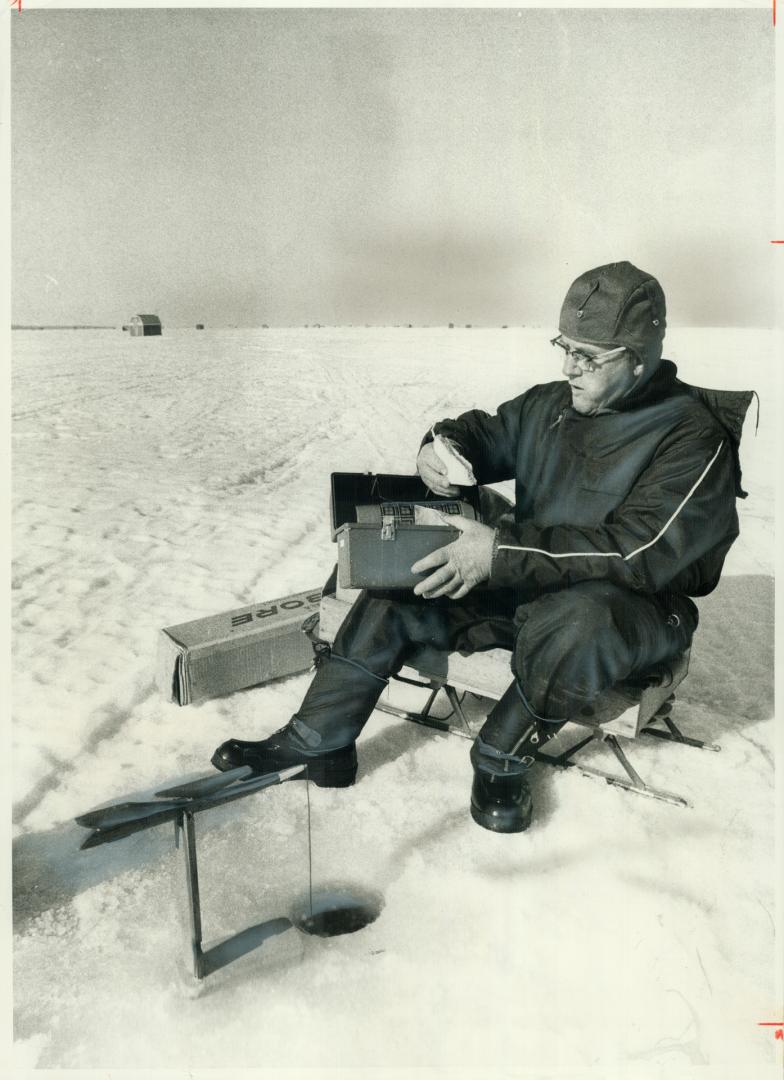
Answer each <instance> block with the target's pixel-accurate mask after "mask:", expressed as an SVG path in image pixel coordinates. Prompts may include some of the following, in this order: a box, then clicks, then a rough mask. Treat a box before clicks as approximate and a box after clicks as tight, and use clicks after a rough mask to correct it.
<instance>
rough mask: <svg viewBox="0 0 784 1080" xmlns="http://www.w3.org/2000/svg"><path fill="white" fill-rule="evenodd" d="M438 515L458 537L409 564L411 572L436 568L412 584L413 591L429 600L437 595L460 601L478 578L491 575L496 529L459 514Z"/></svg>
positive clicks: (485, 577)
mask: <svg viewBox="0 0 784 1080" xmlns="http://www.w3.org/2000/svg"><path fill="white" fill-rule="evenodd" d="M441 517H442V518H443V520H444V524H445V525H454V526H455V527H456V528H458V529H459V530H460V536H459V537H458V538H457V540H455V541H453V542H452V543H451V544H447V545H446V547H442V548H439V549H438V550H437V551H432V552H431V553H430V554H429V555H425V557H424V559H420V560H419V561H418V562H415V563H414V565H413V566H412V567H411V572H412V573H413V574H421V573H424V572H425V571H426V570H435V573H433V574H431V575H430V576H429V577H426V578H425V580H424V581H420V582H418V584H417V585H415V586H414V592H415V593H416V595H417V596H424V597H426V598H427V599H428V600H432V599H433V598H434V597H436V596H449V597H451V598H452V599H453V600H460V599H461V597H463V596H465V595H466V594H467V593H469V592H470V591H471V589H473V588H474V586H475V585H478V584H479V583H480V581H486V580H487V579H488V578H489V577H490V564H491V562H492V560H493V542H494V540H495V529H491V528H490V526H489V525H482V524H480V523H479V522H478V521H472V520H471V518H467V517H463V516H462V515H460V514H442V515H441Z"/></svg>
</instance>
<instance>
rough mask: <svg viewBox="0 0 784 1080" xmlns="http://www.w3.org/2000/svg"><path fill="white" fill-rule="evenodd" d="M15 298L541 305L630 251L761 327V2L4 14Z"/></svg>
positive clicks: (767, 106) (59, 319)
mask: <svg viewBox="0 0 784 1080" xmlns="http://www.w3.org/2000/svg"><path fill="white" fill-rule="evenodd" d="M12 59H13V68H12V140H13V142H12V145H13V157H12V163H13V188H14V203H13V215H14V217H13V223H14V229H13V264H12V283H13V293H14V306H13V319H14V321H15V322H17V323H83V322H92V323H108V324H119V323H122V322H124V321H127V319H128V318H129V317H130V316H131V315H132V314H133V313H134V312H140V311H142V312H144V311H151V312H156V313H158V314H160V315H161V317H162V319H163V321H164V323H166V324H169V325H192V324H193V323H195V322H197V321H204V322H205V323H208V324H211V325H232V324H239V325H258V324H260V323H265V322H266V323H269V324H270V325H280V324H294V325H301V324H303V323H312V322H317V321H318V322H321V323H360V324H362V323H374V324H383V323H400V322H413V323H415V324H422V323H425V324H433V323H446V322H449V321H450V320H452V321H455V322H461V323H462V322H472V323H474V324H490V325H493V324H501V323H515V324H519V323H528V324H537V325H544V326H548V327H549V326H552V325H554V324H555V323H556V321H557V315H558V307H559V305H560V300H561V297H562V294H563V292H564V290H565V289H566V287H567V285H568V284H569V282H570V280H571V279H572V278H573V277H574V276H576V275H577V274H578V273H580V272H581V271H582V270H584V269H587V268H588V267H590V266H593V265H597V264H599V263H603V262H607V261H612V260H615V259H624V258H628V259H631V260H632V261H633V262H636V263H637V264H638V265H640V266H642V267H643V268H645V269H646V270H649V271H651V272H652V273H654V274H656V275H657V276H659V277H660V279H661V281H662V284H663V285H664V288H665V290H666V292H667V294H668V300H669V306H670V315H671V321H672V322H674V323H677V324H704V325H758V326H767V325H771V324H772V322H773V319H774V311H773V264H772V260H773V259H774V258H775V256H776V255H777V254H779V255H780V252H778V251H777V250H776V249H775V248H773V247H772V245H771V244H770V240H771V239H772V238H774V236H775V224H774V220H775V219H774V190H773V189H774V177H773V169H774V157H773V155H774V115H773V109H774V92H773V86H774V80H773V63H774V59H773V34H772V33H771V26H770V13H769V12H768V11H767V10H750V11H733V10H729V11H721V10H715V9H714V10H677V9H672V10H668V9H664V10H605V11H601V10H593V11H591V10H584V11H581V10H560V11H559V10H553V9H549V10H535V9H534V10H523V11H521V12H518V11H516V10H507V9H497V10H490V9H485V10H482V9H478V10H476V9H475V10H470V9H469V10H466V9H462V10H461V9H455V8H452V9H397V10H376V9H364V10H363V9H333V10H325V9H321V10H319V9H310V10H307V9H306V10H293V9H292V10H286V9H280V10H270V9H266V10H265V9H257V10H253V9H251V10H248V9H215V10H209V9H205V10H200V9H179V10H177V9H172V10H155V9H136V10H116V9H105V10H91V11H89V10H82V11H53V10H49V11H41V10H38V11H37V10H31V9H27V10H26V11H25V13H24V16H23V17H21V18H14V19H13V20H12Z"/></svg>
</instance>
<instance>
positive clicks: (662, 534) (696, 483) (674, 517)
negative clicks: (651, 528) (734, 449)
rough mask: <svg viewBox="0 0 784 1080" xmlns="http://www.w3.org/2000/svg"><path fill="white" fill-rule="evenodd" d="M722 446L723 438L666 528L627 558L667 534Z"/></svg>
mask: <svg viewBox="0 0 784 1080" xmlns="http://www.w3.org/2000/svg"><path fill="white" fill-rule="evenodd" d="M722 446H724V440H723V439H722V440H721V442H720V443H719V448H718V450H717V451H716V453H715V454H714V455H713V457H712V458H711V459H710V461H709V462H708V464H707V465H706V466H705V468H704V469H703V470H702V473H701V475H700V476H699V478H698V479H697V480H695V482H694V484H693V485H692V488H691V491H690V492H689V493H688V495H687V496H686V497H685V498H684V499H683V501H682V502H681V504H680V506H679V507H678V508H677V510H675V511H674V513H673V514H672V516H671V517H670V520H669V521H668V522H667V523H666V525H665V526H664V528H662V529H661V530H660V531H659V532H658V533H657V535H656V536H654V538H653V540H649V541H648V543H647V544H643V545H642V546H641V547H638V548H636V549H635V550H634V551H630V552H629V554H628V555H627V556H626V558H627V560H628V559H633V558H634V556H635V555H639V554H640V552H641V551H645V549H646V548H649V547H651V546H652V545H653V544H655V543H656V542H657V540H661V538H662V537H663V536H664V534H665V533H666V532H667V530H668V529H669V527H670V525H672V523H673V521H675V519H676V517H677V516H678V514H680V512H681V510H682V509H683V508H684V506H685V505H686V503H687V502H688V501H689V499H690V498H691V497H692V495H693V494H694V492H695V491H696V490H697V488H698V487H699V486H700V484H701V483H702V481H703V480H704V479H705V477H706V476H707V475H708V473H709V472H710V468H711V465H712V464H713V462H714V461H715V460H716V458H717V457H718V456H719V454H720V453H721V448H722Z"/></svg>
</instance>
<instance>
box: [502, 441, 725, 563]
mask: <svg viewBox="0 0 784 1080" xmlns="http://www.w3.org/2000/svg"><path fill="white" fill-rule="evenodd" d="M723 446H724V440H723V439H722V441H721V442H720V443H719V448H718V450H717V451H716V453H715V454H714V455H713V457H712V458H711V459H710V461H709V462H708V464H707V465H706V466H705V468H704V469H703V470H702V473H701V474H700V476H699V477H698V479H697V480H695V482H694V484H693V485H692V487H691V490H690V491H689V492H688V494H687V495H686V496H685V497H684V498H683V500H682V501H681V503H680V505H679V506H678V507H677V509H676V510H675V511H674V512H673V513H672V515H671V516H670V518H669V520H668V521H667V522H666V524H665V525H664V526H663V527H662V528H661V529H660V530H659V532H658V533H657V534H656V536H654V538H653V540H649V541H648V543H647V544H643V545H642V546H641V547H638V548H635V550H634V551H630V552H629V554H628V555H622V554H621V552H620V551H562V552H560V553H556V552H553V551H544V550H543V549H542V548H532V547H522V546H520V545H518V544H499V545H498V551H502V550H503V551H531V552H533V553H534V554H536V555H547V556H548V557H549V558H551V559H575V558H583V557H590V558H595V559H623V560H624V562H627V561H628V560H629V559H632V558H634V556H635V555H639V554H640V552H641V551H645V550H646V549H647V548H649V547H652V546H653V545H654V544H655V543H657V541H659V540H661V538H662V537H663V536H664V534H665V533H666V532H667V530H668V529H669V527H670V525H672V523H673V521H675V519H676V517H677V516H678V514H680V512H681V510H682V509H683V508H684V506H685V505H686V503H687V502H688V501H689V499H690V498H691V497H692V495H693V494H694V492H695V491H696V490H697V488H698V487H699V486H700V484H701V483H702V481H703V480H704V479H705V477H706V476H707V475H708V473H709V472H710V468H711V466H712V465H713V463H714V461H715V460H716V458H717V457H718V456H719V454H720V453H721V448H722V447H723Z"/></svg>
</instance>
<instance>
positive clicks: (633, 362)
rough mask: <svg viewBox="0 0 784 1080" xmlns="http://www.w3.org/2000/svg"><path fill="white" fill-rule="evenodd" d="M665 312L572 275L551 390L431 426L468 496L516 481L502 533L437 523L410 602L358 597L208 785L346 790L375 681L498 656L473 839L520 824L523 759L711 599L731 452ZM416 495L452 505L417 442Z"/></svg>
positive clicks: (477, 770) (670, 652)
mask: <svg viewBox="0 0 784 1080" xmlns="http://www.w3.org/2000/svg"><path fill="white" fill-rule="evenodd" d="M665 325H666V319H665V299H664V293H663V292H662V289H661V286H660V285H659V283H658V281H656V279H655V278H653V277H651V275H650V274H646V273H644V272H643V271H641V270H638V269H637V268H636V267H635V266H633V265H632V264H631V263H628V262H620V263H611V264H609V265H607V266H600V267H598V268H597V269H595V270H590V271H588V272H587V273H585V274H582V275H581V276H580V277H578V278H577V280H576V281H575V282H574V283H573V284H572V285H571V287H570V288H569V291H568V293H567V295H566V299H565V300H564V303H563V307H562V310H561V318H560V323H559V328H560V334H559V335H558V337H556V338H554V339H553V342H552V344H553V345H554V346H556V348H557V349H558V350H559V352H560V354H561V355H562V358H563V374H564V376H565V377H566V379H565V380H558V381H556V382H550V383H544V384H542V385H539V386H534V387H532V388H531V389H530V390H527V391H526V392H525V393H524V394H521V395H520V396H519V397H516V398H514V399H513V400H512V401H507V402H505V403H504V404H502V405H501V406H500V407H499V409H498V411H497V413H496V414H495V415H494V416H490V415H488V414H487V413H485V412H482V411H481V410H472V411H470V412H466V413H463V414H462V415H461V416H459V417H458V418H457V419H456V420H443V421H441V422H440V423H438V424H436V425H435V427H434V429H433V432H434V433H435V434H436V435H440V436H442V437H444V438H446V439H447V440H449V441H450V442H451V444H452V445H453V446H454V448H455V449H456V450H457V451H458V452H459V454H460V455H461V456H462V457H463V458H465V459H466V461H467V462H468V463H469V464H470V466H471V468H472V470H473V473H474V476H475V478H476V480H477V482H478V483H479V484H492V483H496V482H498V481H502V480H510V479H514V480H515V482H516V498H515V507H514V520H511V519H510V520H509V521H508V523H507V522H506V521H503V522H502V523H501V524H500V525H499V526H498V527H497V528H492V527H490V526H489V525H485V524H480V523H479V522H476V521H471V520H469V519H467V518H461V517H453V516H451V515H450V518H449V524H450V525H456V526H457V527H458V528H459V529H460V536H459V538H458V539H457V540H455V541H454V542H453V543H451V544H448V545H447V546H446V547H443V548H441V549H439V550H438V551H435V552H433V553H432V554H431V555H428V556H426V557H425V558H423V559H421V560H420V561H419V562H418V563H416V564H415V565H414V566H413V568H412V569H413V571H414V572H415V573H427V576H426V577H424V578H423V579H422V581H420V582H419V583H418V584H417V586H416V588H415V589H414V590H413V593H402V592H394V593H391V592H379V591H375V590H373V591H365V592H363V593H362V594H361V595H360V597H359V599H358V600H357V601H356V603H355V604H354V605H353V607H352V608H351V611H350V612H349V614H348V616H347V617H346V619H345V621H344V622H343V624H342V626H341V627H340V630H339V631H338V634H337V636H336V638H335V642H334V645H333V647H332V650H331V652H330V654H329V655H328V656H327V657H325V658H324V659H323V660H322V662H321V663H320V664H319V667H318V669H317V671H316V674H315V676H314V678H313V681H312V683H311V685H310V687H309V689H308V691H307V693H306V694H305V698H304V700H303V702H302V705H301V706H300V708H299V709H298V711H297V712H296V713H295V715H294V716H293V717H292V718H291V720H290V721H289V722H288V723H287V724H286V725H285V727H283V728H282V729H280V730H279V731H277V732H276V733H275V734H273V735H271V736H270V737H268V738H266V739H262V740H261V741H259V742H243V741H240V740H237V739H231V740H229V741H228V742H225V743H223V744H222V745H221V746H220V747H218V749H217V750H216V751H215V754H214V756H213V759H212V761H213V764H214V765H215V766H216V767H217V768H218V769H222V770H225V769H230V768H234V767H236V766H238V765H246V764H249V765H251V766H252V767H253V768H254V769H255V770H257V771H258V772H272V771H275V770H278V769H280V768H284V767H285V766H288V765H292V764H299V763H302V762H304V763H307V764H308V766H309V775H310V777H311V779H312V780H313V781H314V782H315V783H317V784H320V785H323V786H326V787H344V786H347V785H349V784H351V783H353V781H354V778H355V775H356V769H357V757H356V747H355V742H356V739H357V737H358V735H359V734H360V732H361V731H362V728H363V727H364V725H365V723H366V721H367V719H368V717H369V716H370V714H371V712H372V711H373V708H374V706H375V704H376V701H377V700H378V698H379V696H380V694H381V692H382V690H383V689H384V687H385V686H386V684H387V680H388V679H389V677H390V676H391V675H392V674H395V673H396V672H398V671H399V670H400V669H401V668H402V667H403V666H404V665H405V663H406V662H407V660H408V659H409V658H410V657H411V655H412V654H413V653H414V652H416V651H417V649H418V648H419V647H420V646H422V645H431V646H434V647H435V648H437V649H440V650H444V651H451V650H460V651H461V652H472V651H476V650H480V649H489V648H495V647H499V646H504V647H507V648H509V649H510V650H511V651H512V672H513V675H514V678H513V680H512V682H511V684H510V686H509V688H508V689H507V690H506V692H505V693H504V695H503V697H502V698H501V700H500V701H499V702H498V703H497V704H496V705H495V706H494V708H493V709H492V711H491V712H490V714H489V715H488V717H487V719H486V721H485V723H484V726H483V727H482V729H481V731H480V732H479V735H478V736H477V738H476V740H475V741H474V744H473V746H472V748H471V762H472V764H473V768H474V782H473V790H472V795H471V813H472V816H473V818H474V820H475V821H476V822H477V823H478V824H479V825H482V826H483V827H484V828H487V829H492V830H494V831H496V832H509V833H513V832H520V831H522V830H523V829H525V828H527V827H528V825H529V823H530V821H531V814H532V804H531V793H530V789H529V786H528V783H527V780H526V773H527V771H528V769H529V768H530V767H531V765H532V764H533V762H534V753H535V750H536V748H537V747H539V746H541V745H542V743H543V742H545V741H546V740H547V739H549V738H551V737H552V736H553V735H554V734H555V733H556V732H557V730H558V729H559V728H560V727H561V726H562V724H563V723H565V722H566V720H568V719H569V718H570V717H573V716H576V715H577V714H579V713H580V711H581V710H583V709H584V708H586V707H587V706H590V705H591V703H592V702H594V701H595V700H596V698H597V697H598V696H599V695H600V694H601V693H602V692H603V691H605V690H607V689H608V688H609V687H611V686H613V685H614V684H616V683H618V682H621V681H623V680H626V679H629V678H631V677H633V676H634V675H635V674H637V675H639V674H641V673H642V672H644V671H646V670H647V669H649V668H651V667H652V666H654V665H655V664H658V663H660V662H663V661H667V660H669V659H672V658H673V657H675V656H677V655H678V654H680V653H682V652H683V651H684V650H685V649H686V648H687V647H688V646H689V644H690V642H691V638H692V634H693V633H694V630H695V628H696V626H697V609H696V606H695V604H694V603H693V602H692V600H691V599H690V597H691V596H703V595H705V594H706V593H709V592H710V591H711V590H712V589H713V588H715V586H716V584H717V582H718V580H719V576H720V574H721V569H722V565H723V563H724V558H725V556H726V554H727V551H728V550H729V548H730V546H731V544H732V543H733V541H734V540H735V538H736V536H737V534H738V518H737V513H736V510H735V497H736V494H740V493H741V491H740V486H739V477H740V474H739V468H738V457H737V438H736V436H735V435H733V433H732V432H731V431H730V429H729V428H728V427H726V426H725V425H724V424H723V423H722V420H721V418H720V417H719V416H718V415H717V414H715V413H714V412H712V411H711V409H710V408H709V407H708V406H707V404H706V403H704V402H703V401H701V400H700V399H699V398H698V397H697V396H696V395H695V394H694V393H693V392H692V389H691V388H690V387H689V386H687V385H686V384H684V383H681V382H680V381H679V380H678V379H677V371H676V368H675V365H674V364H673V363H671V362H670V361H669V360H663V359H662V357H661V353H662V341H663V339H664V331H665ZM417 469H418V471H419V474H420V476H421V477H422V479H423V481H424V482H425V484H427V486H428V487H429V488H431V489H432V491H434V492H435V493H436V494H438V495H444V496H447V495H455V494H457V493H458V489H457V488H456V487H454V486H452V485H450V484H449V482H448V480H447V475H446V467H445V465H444V464H443V462H442V460H441V458H439V456H438V455H437V454H436V452H435V449H434V446H433V442H432V434H431V435H428V436H427V437H426V439H425V441H424V443H423V445H422V447H421V449H420V452H419V456H418V458H417Z"/></svg>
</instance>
